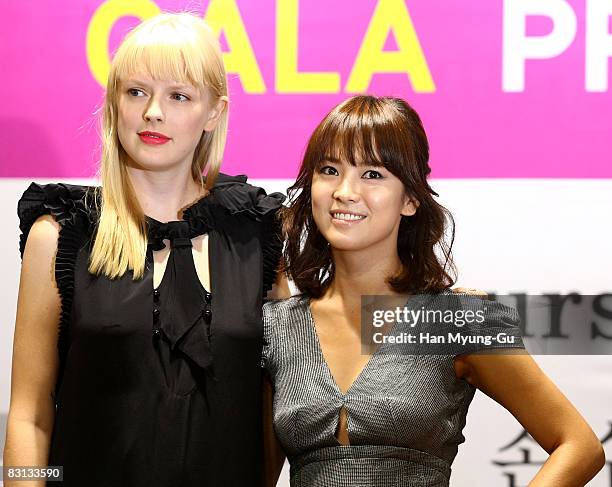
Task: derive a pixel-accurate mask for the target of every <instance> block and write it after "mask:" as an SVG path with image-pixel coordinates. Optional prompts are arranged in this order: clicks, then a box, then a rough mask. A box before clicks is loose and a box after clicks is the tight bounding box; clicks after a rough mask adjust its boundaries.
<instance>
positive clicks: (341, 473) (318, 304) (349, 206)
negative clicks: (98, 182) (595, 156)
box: [263, 96, 604, 487]
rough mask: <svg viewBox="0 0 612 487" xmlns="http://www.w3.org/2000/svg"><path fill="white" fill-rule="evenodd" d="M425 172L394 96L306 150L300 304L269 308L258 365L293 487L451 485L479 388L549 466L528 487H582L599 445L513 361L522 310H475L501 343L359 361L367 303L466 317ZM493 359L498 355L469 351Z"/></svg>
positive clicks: (417, 129)
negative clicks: (453, 308)
mask: <svg viewBox="0 0 612 487" xmlns="http://www.w3.org/2000/svg"><path fill="white" fill-rule="evenodd" d="M428 159H429V147H428V142H427V138H426V135H425V131H424V129H423V126H422V124H421V121H420V119H419V117H418V115H417V113H416V112H415V111H414V110H413V109H412V108H411V107H410V106H409V105H408V104H407V103H406V102H404V101H403V100H401V99H397V98H376V97H372V96H357V97H354V98H351V99H349V100H347V101H345V102H344V103H341V104H340V105H338V106H337V107H336V108H334V109H333V110H332V111H331V112H330V113H329V114H328V115H327V116H326V117H325V118H324V120H323V121H322V122H321V123H320V124H319V126H318V127H317V128H316V130H315V131H314V134H313V135H312V137H311V139H310V141H309V144H308V147H307V149H306V153H305V156H304V160H303V163H302V166H301V168H300V172H299V176H298V179H297V181H296V183H295V184H294V186H293V187H292V188H291V190H292V195H291V197H292V200H291V204H290V207H289V208H288V209H287V210H286V211H285V210H284V211H285V214H284V230H285V232H286V234H287V246H286V249H285V261H286V270H287V271H288V274H289V276H290V277H291V278H292V279H293V281H294V282H295V284H296V286H297V287H298V289H299V290H300V291H301V292H302V294H301V295H298V296H295V297H292V298H290V299H288V300H285V301H276V302H272V303H268V304H266V305H264V342H265V347H264V354H263V365H264V366H265V367H266V368H267V370H268V372H269V375H270V378H271V382H272V384H273V386H274V396H273V421H274V429H275V431H276V434H277V436H278V439H279V440H280V444H281V446H282V447H283V450H284V452H285V453H286V454H287V456H288V458H289V461H290V463H291V485H292V487H314V486H325V487H336V486H356V485H367V486H369V487H383V486H385V487H388V486H404V487H408V486H415V487H416V486H419V487H424V486H427V487H442V486H447V485H448V483H449V477H450V470H451V464H452V462H453V460H454V458H455V455H456V453H457V448H458V445H459V444H460V443H461V442H463V440H464V438H463V435H462V433H461V431H462V429H463V427H464V425H465V418H466V414H467V410H468V406H469V404H470V402H471V400H472V398H473V396H474V393H475V389H476V388H478V389H481V390H482V391H483V392H485V393H486V394H488V395H489V396H491V397H492V398H494V399H495V400H496V401H497V402H499V403H500V404H501V405H502V406H504V407H505V408H507V409H508V410H509V411H510V412H511V413H512V414H513V415H514V416H515V417H516V418H517V419H518V421H520V422H521V424H522V425H523V426H524V427H525V428H526V429H527V431H528V432H529V433H530V434H531V435H532V436H533V437H534V438H535V439H536V441H538V443H539V444H540V445H541V446H542V447H543V448H544V449H545V450H546V451H547V452H548V453H549V454H550V457H549V459H548V461H547V462H546V463H545V464H544V465H543V467H542V468H541V469H540V471H539V472H538V474H537V475H536V477H535V478H534V479H533V481H532V482H531V483H530V486H532V487H535V486H555V487H558V486H579V485H580V486H582V485H584V484H585V483H586V482H587V481H588V480H589V479H590V478H591V477H593V476H594V475H595V473H596V472H597V471H598V470H599V469H600V468H601V467H602V465H603V460H604V457H603V449H602V446H601V444H600V443H599V441H598V440H597V438H596V436H595V435H594V434H593V432H592V430H591V428H590V427H589V426H588V425H587V424H586V422H585V421H584V419H583V418H582V417H581V416H580V414H579V413H578V412H577V411H576V409H574V407H573V406H572V405H571V404H570V402H569V401H568V400H567V399H566V398H565V397H564V396H563V395H562V393H561V392H560V391H559V390H558V389H557V388H556V387H555V386H554V384H552V382H551V381H550V380H549V379H548V378H547V377H546V376H545V375H544V374H543V373H542V371H541V370H540V369H539V368H538V366H537V365H536V363H535V362H534V361H533V360H532V358H531V357H530V356H529V355H528V354H525V353H512V352H513V351H514V352H517V351H519V352H520V351H522V348H523V345H522V340H521V337H520V333H519V329H518V326H517V321H518V319H517V313H516V311H514V310H512V309H511V308H508V307H505V306H502V305H501V304H498V303H489V302H487V303H489V304H487V305H486V306H480V305H479V304H478V303H479V302H480V303H483V301H482V300H480V299H479V298H471V299H472V300H475V301H476V302H477V303H476V305H475V306H476V307H480V308H482V309H481V311H482V310H485V311H484V315H483V316H484V321H483V323H481V324H479V325H474V327H472V331H474V332H475V333H476V334H477V335H484V334H485V333H493V334H495V333H504V334H505V335H506V336H507V337H509V338H511V339H512V340H509V342H508V343H496V342H493V343H485V344H481V345H479V346H478V347H473V348H471V349H470V348H466V349H464V350H463V351H461V350H456V349H454V350H444V349H443V350H442V352H446V353H441V352H440V351H438V352H436V353H419V354H414V353H397V352H398V351H400V352H401V349H398V348H392V349H389V348H388V347H387V346H386V345H385V344H382V345H380V347H379V348H378V349H376V350H374V351H373V353H371V354H362V348H361V347H362V340H361V332H360V324H361V321H360V307H361V299H362V297H363V296H374V295H385V296H388V297H391V298H393V299H396V301H399V302H402V303H406V298H402V295H407V294H408V295H410V298H409V299H408V301H407V304H406V307H414V308H415V309H416V308H418V305H422V304H426V305H428V306H430V307H432V303H434V304H435V303H438V304H439V303H443V302H444V301H445V300H446V301H448V302H452V303H454V304H457V303H459V306H460V307H461V306H471V304H470V299H468V297H465V296H462V295H457V294H453V293H452V292H451V291H450V290H449V288H450V286H451V285H453V283H454V278H453V273H454V271H453V264H452V259H451V253H450V246H447V245H446V244H445V243H444V237H445V232H446V221H447V220H448V218H449V214H448V212H447V211H446V210H445V209H444V208H443V207H441V206H440V205H439V204H438V203H437V202H436V201H435V199H434V198H433V195H435V193H434V191H433V190H432V189H431V187H430V186H429V184H428V182H427V177H428V175H429V173H430V168H429V165H428ZM418 295H420V296H421V297H422V296H425V297H426V299H425V300H423V299H421V298H420V296H418ZM428 300H429V301H428ZM396 326H398V325H397V324H396ZM393 330H394V331H395V329H393ZM511 348H514V350H511ZM492 349H497V350H498V351H502V350H503V351H504V353H498V354H492V353H489V354H482V353H476V352H479V351H486V350H490V351H492ZM394 352H395V353H394Z"/></svg>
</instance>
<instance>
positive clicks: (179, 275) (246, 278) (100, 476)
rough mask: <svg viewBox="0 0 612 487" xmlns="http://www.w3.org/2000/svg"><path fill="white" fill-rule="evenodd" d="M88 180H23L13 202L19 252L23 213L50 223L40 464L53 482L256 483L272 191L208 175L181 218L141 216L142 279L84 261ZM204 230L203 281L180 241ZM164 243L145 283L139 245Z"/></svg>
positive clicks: (89, 230) (92, 204) (271, 262)
mask: <svg viewBox="0 0 612 487" xmlns="http://www.w3.org/2000/svg"><path fill="white" fill-rule="evenodd" d="M98 194H99V191H98V189H97V188H93V187H86V186H77V185H69V184H47V185H38V184H35V183H32V184H31V185H30V187H29V188H28V189H27V190H26V192H25V193H24V195H23V197H22V198H21V200H20V201H19V206H18V214H19V217H20V222H21V223H20V229H21V232H22V235H21V241H20V250H21V253H22V254H23V250H24V248H25V244H26V241H27V237H28V232H29V230H30V228H31V226H32V224H33V223H34V221H35V220H36V219H37V218H38V217H39V216H40V215H43V214H51V215H53V216H54V218H55V219H56V220H57V221H58V223H59V224H60V227H61V229H60V235H59V241H58V251H57V256H56V262H55V275H56V276H55V277H56V282H57V285H58V288H59V291H60V297H61V303H62V313H61V320H60V324H59V339H58V351H59V357H60V370H59V374H58V382H57V386H56V396H55V400H56V418H55V425H54V431H53V436H52V442H51V447H50V458H49V465H62V466H63V467H64V485H75V486H76V485H79V486H82V485H88V486H122V487H128V486H141V485H142V486H196V485H197V486H198V487H206V486H240V487H243V486H250V485H259V480H260V468H261V463H262V458H261V454H262V452H261V445H262V439H261V405H260V403H261V390H260V389H261V371H260V367H259V364H260V357H261V340H262V324H261V304H262V297H263V295H264V293H265V291H266V290H268V289H270V288H271V286H272V282H273V280H274V278H275V270H276V267H277V265H278V262H279V260H280V253H281V248H282V242H281V240H280V235H279V222H278V219H277V218H276V215H277V210H278V209H279V208H280V207H281V205H282V201H283V199H284V197H283V195H281V194H280V193H273V194H270V195H266V193H265V192H264V191H263V190H262V189H261V188H257V187H254V186H251V185H250V184H247V183H246V177H244V176H237V177H229V176H225V175H220V176H219V178H218V180H217V184H216V185H215V187H214V188H213V189H212V190H211V192H210V194H209V195H208V196H206V197H205V198H203V199H201V200H199V201H198V202H196V203H195V204H193V205H192V206H190V207H189V208H187V209H186V210H185V211H184V212H183V220H180V221H173V222H168V223H161V222H159V221H157V220H154V219H152V218H148V217H147V226H148V242H149V245H148V251H147V261H146V262H147V265H146V270H145V276H144V278H143V279H141V280H137V281H133V280H132V274H131V272H128V273H126V274H125V275H124V276H123V277H121V278H119V279H114V280H111V279H108V278H106V277H105V276H94V275H91V274H90V273H89V272H88V270H87V268H88V263H89V253H90V250H91V245H92V243H93V239H94V238H95V231H96V226H97V222H98V215H99V214H98V206H99V205H98V204H97V203H98V201H97V200H98V198H99V196H98ZM204 233H207V234H208V253H209V262H210V266H209V270H210V282H211V288H212V289H205V288H204V287H203V286H202V284H201V283H200V280H199V278H198V275H197V272H196V269H195V265H194V261H193V254H192V249H191V239H192V238H194V237H197V236H199V235H202V234H204ZM165 239H167V240H169V241H170V245H171V252H170V255H169V257H168V262H167V265H166V270H165V273H164V276H163V278H162V281H161V283H160V285H159V286H158V288H157V289H153V252H154V251H155V250H160V249H161V248H163V247H164V242H163V241H164V240H165Z"/></svg>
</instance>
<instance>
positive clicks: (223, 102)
mask: <svg viewBox="0 0 612 487" xmlns="http://www.w3.org/2000/svg"><path fill="white" fill-rule="evenodd" d="M227 103H228V99H227V96H222V97H220V98H219V101H217V104H216V105H215V106H214V107H213V108H211V109H210V112H208V120H207V121H206V125H204V131H205V132H211V131H213V130H214V129H215V127H216V126H217V124H218V123H219V119H220V118H221V114H222V113H223V112H224V111H225V110H227Z"/></svg>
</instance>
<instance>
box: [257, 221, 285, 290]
mask: <svg viewBox="0 0 612 487" xmlns="http://www.w3.org/2000/svg"><path fill="white" fill-rule="evenodd" d="M261 251H262V254H263V295H264V296H265V295H266V293H267V292H268V291H269V290H270V289H272V285H273V284H274V281H275V280H276V273H277V271H278V267H279V264H280V260H281V255H282V252H283V236H282V221H281V219H280V214H279V212H278V210H275V211H274V212H273V213H269V214H267V215H266V216H265V218H264V221H263V225H262V229H261Z"/></svg>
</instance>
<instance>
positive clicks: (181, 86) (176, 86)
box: [122, 78, 196, 90]
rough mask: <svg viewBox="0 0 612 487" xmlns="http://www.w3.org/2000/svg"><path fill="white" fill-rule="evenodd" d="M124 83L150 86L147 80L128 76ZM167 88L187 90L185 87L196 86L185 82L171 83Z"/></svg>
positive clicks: (192, 87) (191, 87) (193, 87)
mask: <svg viewBox="0 0 612 487" xmlns="http://www.w3.org/2000/svg"><path fill="white" fill-rule="evenodd" d="M122 83H124V84H136V85H140V86H144V87H147V88H149V87H150V85H149V83H147V82H146V81H143V80H141V79H138V78H127V79H126V80H122ZM167 89H169V90H176V89H181V90H185V89H191V90H195V89H196V87H195V86H193V85H190V84H185V83H173V84H171V85H168V86H167Z"/></svg>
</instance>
